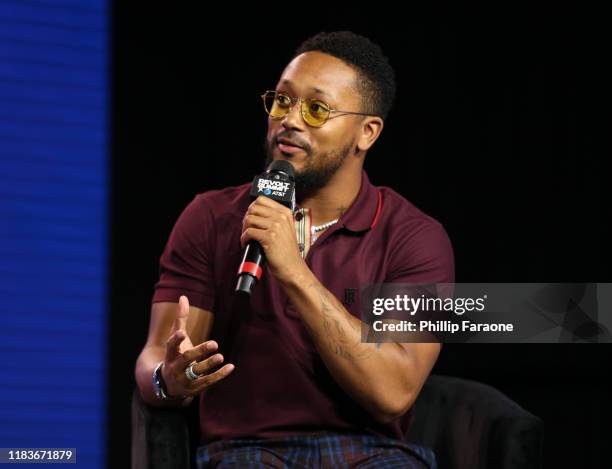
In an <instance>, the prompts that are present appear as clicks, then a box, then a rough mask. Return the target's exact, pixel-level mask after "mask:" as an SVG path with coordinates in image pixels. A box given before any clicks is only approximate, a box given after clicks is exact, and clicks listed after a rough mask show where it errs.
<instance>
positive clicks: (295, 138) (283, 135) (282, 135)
mask: <svg viewBox="0 0 612 469" xmlns="http://www.w3.org/2000/svg"><path fill="white" fill-rule="evenodd" d="M279 138H286V139H287V140H289V141H291V142H293V143H295V144H296V145H298V146H300V147H302V149H303V150H305V151H306V153H309V152H310V150H311V148H310V145H308V143H306V142H305V141H304V140H302V139H301V138H300V137H299V136H298V135H297V134H296V133H295V132H293V131H291V130H285V131H283V132H281V133H279V134H277V135H275V136H274V143H275V144H276V143H278V139H279Z"/></svg>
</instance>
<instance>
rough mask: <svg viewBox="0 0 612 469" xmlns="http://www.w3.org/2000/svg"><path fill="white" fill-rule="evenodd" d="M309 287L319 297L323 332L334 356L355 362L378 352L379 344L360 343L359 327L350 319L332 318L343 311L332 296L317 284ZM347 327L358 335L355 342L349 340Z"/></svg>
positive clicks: (349, 335)
mask: <svg viewBox="0 0 612 469" xmlns="http://www.w3.org/2000/svg"><path fill="white" fill-rule="evenodd" d="M309 287H311V288H315V289H316V291H317V294H318V295H319V299H320V301H321V312H322V320H323V330H324V331H325V334H326V338H327V340H328V341H329V344H330V345H331V349H332V350H333V351H334V353H335V354H336V355H338V356H340V357H342V358H345V359H346V360H350V361H356V360H363V359H365V358H367V357H369V356H370V355H372V353H373V352H375V351H377V350H380V346H381V344H380V343H375V344H371V343H364V342H361V335H360V334H361V331H360V327H359V325H357V324H355V323H354V322H352V321H351V320H350V319H349V320H345V319H343V318H338V317H334V315H337V314H338V313H341V312H342V310H343V309H342V307H341V305H340V303H339V301H338V300H337V299H336V298H335V297H334V296H333V295H330V294H329V293H328V292H327V291H326V290H325V289H324V288H322V287H321V286H320V285H318V284H317V283H312V284H310V285H309ZM334 326H335V327H334ZM347 326H348V328H350V329H352V332H353V333H354V332H357V333H358V339H357V340H356V341H355V340H351V334H350V332H349V331H348V330H347Z"/></svg>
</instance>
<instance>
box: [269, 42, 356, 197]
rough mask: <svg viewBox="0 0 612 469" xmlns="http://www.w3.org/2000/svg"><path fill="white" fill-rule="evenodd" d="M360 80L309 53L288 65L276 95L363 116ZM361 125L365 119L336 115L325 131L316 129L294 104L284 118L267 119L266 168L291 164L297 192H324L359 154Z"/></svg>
mask: <svg viewBox="0 0 612 469" xmlns="http://www.w3.org/2000/svg"><path fill="white" fill-rule="evenodd" d="M355 79H356V72H355V71H354V70H353V69H352V68H350V67H349V66H348V65H346V64H345V63H344V62H342V61H341V60H339V59H337V58H335V57H333V56H331V55H327V54H323V53H320V52H306V53H304V54H301V55H299V56H298V57H296V58H295V59H293V60H292V61H291V62H290V63H289V65H287V67H286V68H285V70H284V72H283V74H282V76H281V78H280V80H279V82H278V84H277V85H276V91H278V92H283V93H284V94H287V95H289V96H290V97H292V98H304V99H305V98H314V99H319V100H322V101H324V102H326V103H327V104H328V105H329V106H330V107H331V108H332V109H339V110H341V111H354V112H360V111H361V98H360V96H359V94H358V93H357V92H356V90H355ZM360 122H361V116H353V115H342V116H340V113H331V115H330V119H329V120H328V121H327V122H326V123H325V124H323V126H322V127H311V126H309V125H308V124H306V122H304V119H303V118H302V115H301V111H300V105H299V104H295V105H294V107H293V108H292V110H291V112H290V113H289V114H287V115H286V116H284V117H283V118H281V119H272V118H271V117H270V118H268V133H267V136H266V153H267V160H266V166H267V165H268V164H269V163H270V161H272V160H279V159H284V160H287V161H289V162H291V164H292V165H293V167H294V168H295V170H296V183H297V188H298V190H302V191H308V190H312V189H317V188H320V187H323V186H325V185H326V184H327V182H328V181H329V180H330V179H331V177H332V176H333V175H334V174H335V172H336V171H337V170H338V168H340V167H341V166H342V165H343V164H344V162H345V159H346V157H347V156H349V155H352V154H353V153H354V151H355V145H356V139H357V135H358V130H359V123H360ZM279 139H280V141H279ZM283 141H284V143H283ZM291 143H293V144H295V145H297V147H295V146H291V145H289V144H291Z"/></svg>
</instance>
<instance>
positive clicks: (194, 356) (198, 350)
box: [183, 340, 219, 363]
mask: <svg viewBox="0 0 612 469" xmlns="http://www.w3.org/2000/svg"><path fill="white" fill-rule="evenodd" d="M218 347H219V345H218V344H217V342H215V341H214V340H209V341H206V342H202V343H201V344H199V345H198V346H196V347H193V348H192V349H189V350H186V351H184V352H183V358H184V359H185V362H186V363H191V362H192V361H194V360H197V361H200V360H201V359H202V358H204V357H205V356H206V355H208V354H209V353H213V352H214V351H216V350H217V348H218Z"/></svg>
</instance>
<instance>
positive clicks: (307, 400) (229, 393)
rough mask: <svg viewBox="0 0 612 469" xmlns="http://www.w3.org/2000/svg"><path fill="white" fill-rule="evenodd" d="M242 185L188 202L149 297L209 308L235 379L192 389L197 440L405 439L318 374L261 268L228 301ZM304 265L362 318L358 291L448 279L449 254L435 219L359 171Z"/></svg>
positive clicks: (314, 358) (399, 428)
mask: <svg viewBox="0 0 612 469" xmlns="http://www.w3.org/2000/svg"><path fill="white" fill-rule="evenodd" d="M250 185H251V184H250V183H247V184H244V185H241V186H237V187H229V188H226V189H222V190H214V191H208V192H204V193H201V194H198V195H196V196H195V198H194V199H193V200H192V201H191V202H190V203H189V204H188V205H187V207H186V208H185V209H184V211H183V212H182V213H181V215H180V216H179V218H178V220H177V222H176V224H175V226H174V228H173V230H172V233H171V234H170V237H169V239H168V242H167V244H166V247H165V249H164V251H163V254H162V255H161V258H160V267H159V274H160V277H159V281H158V282H157V283H156V284H155V292H154V294H153V299H152V302H158V301H171V302H178V299H179V297H180V295H186V296H187V297H188V298H189V302H190V304H191V305H194V306H197V307H199V308H203V309H206V310H209V311H212V312H213V314H214V319H215V320H214V325H213V328H212V331H211V339H214V340H216V341H217V342H218V343H219V347H220V352H221V353H223V354H224V356H225V357H226V362H231V363H234V364H235V365H236V368H235V370H234V371H233V373H232V374H231V375H230V376H229V377H228V378H226V379H224V380H222V381H221V382H219V383H217V384H215V385H214V386H211V387H210V388H208V389H207V390H206V391H204V392H203V393H202V394H201V401H200V404H201V405H200V426H201V432H202V442H209V441H213V440H218V439H230V438H247V437H252V438H274V437H280V436H287V435H295V434H302V435H303V434H305V433H314V432H321V431H332V432H344V433H370V434H378V435H385V436H388V437H393V438H398V439H403V438H404V435H405V432H406V430H407V428H408V425H409V422H410V420H411V411H408V412H407V413H406V414H404V416H402V417H401V418H399V419H397V420H395V421H394V422H392V423H391V424H388V425H382V424H379V423H377V422H376V421H375V420H374V419H373V418H372V417H371V416H370V415H369V414H368V413H367V412H366V411H365V410H364V409H363V408H362V407H361V406H360V405H359V404H358V403H356V402H355V401H354V400H353V399H352V398H351V397H350V396H349V395H348V394H347V393H345V392H344V391H343V390H342V389H341V388H340V386H339V385H338V384H337V383H336V381H335V380H334V378H333V377H332V376H331V375H330V373H329V371H328V370H327V368H326V366H325V363H324V362H323V360H322V359H321V357H320V356H319V354H318V353H317V350H316V348H315V346H314V343H313V341H312V339H311V337H310V336H309V333H308V332H307V330H306V328H305V327H304V326H303V324H302V322H301V319H300V314H299V312H298V311H297V309H296V308H295V307H294V306H293V305H292V304H291V303H290V302H289V301H288V299H287V295H285V293H284V292H283V290H282V288H281V287H280V285H279V284H278V282H277V281H276V280H275V279H274V277H273V276H271V275H270V274H269V272H267V271H264V274H263V276H262V278H261V281H260V283H259V285H257V287H256V288H255V291H254V292H253V295H252V297H251V299H250V300H248V299H247V300H245V299H239V298H236V297H235V296H234V294H233V291H234V288H235V285H236V271H237V269H238V265H239V264H240V260H241V254H242V249H241V247H240V234H241V228H242V218H243V216H244V213H245V211H246V209H247V207H248V205H249V204H250V203H251V199H250V197H249V188H250ZM306 263H307V265H308V267H309V268H310V270H311V271H312V272H313V273H314V274H315V275H316V277H317V278H318V279H319V280H320V281H321V282H322V283H323V285H325V287H326V288H327V289H328V290H329V291H331V292H332V293H333V294H334V295H335V296H336V297H337V298H338V299H339V300H340V301H342V302H343V303H344V305H345V307H346V309H347V310H348V311H349V312H350V313H351V314H353V315H354V316H356V317H358V318H359V317H360V305H359V290H360V288H361V286H362V285H364V284H367V283H374V282H376V283H378V282H415V283H416V282H422V283H435V282H449V283H450V282H453V281H454V265H453V251H452V247H451V243H450V241H449V239H448V236H447V234H446V232H445V230H444V228H443V227H442V225H441V224H440V223H438V222H437V221H436V220H434V219H433V218H431V217H429V216H428V215H426V214H424V213H423V212H422V211H420V210H419V209H418V208H416V207H415V206H414V205H412V204H411V203H410V202H408V201H407V200H406V199H404V198H403V197H402V196H401V195H399V194H398V193H397V192H395V191H393V190H392V189H390V188H388V187H375V186H373V185H372V184H370V182H369V180H368V177H367V176H366V173H365V172H363V173H362V181H361V187H360V190H359V194H358V195H357V198H356V199H355V201H354V203H353V204H352V205H351V206H350V207H349V209H348V210H347V211H346V212H345V213H344V215H343V216H342V217H341V218H340V220H339V221H338V223H336V224H335V225H333V226H332V227H330V228H328V229H327V230H326V231H325V232H323V233H322V234H321V236H320V237H319V238H318V239H317V241H316V242H315V243H314V244H313V245H312V246H311V247H310V250H309V251H308V254H307V256H306Z"/></svg>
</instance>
